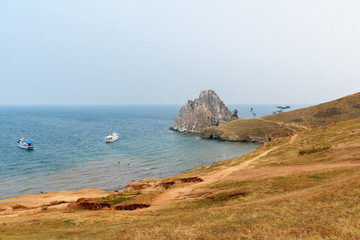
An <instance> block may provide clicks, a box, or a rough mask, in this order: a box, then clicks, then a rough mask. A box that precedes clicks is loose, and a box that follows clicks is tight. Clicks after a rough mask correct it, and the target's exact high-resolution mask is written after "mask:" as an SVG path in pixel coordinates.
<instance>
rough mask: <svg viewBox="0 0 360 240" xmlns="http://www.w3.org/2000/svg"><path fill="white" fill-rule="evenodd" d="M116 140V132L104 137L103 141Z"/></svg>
mask: <svg viewBox="0 0 360 240" xmlns="http://www.w3.org/2000/svg"><path fill="white" fill-rule="evenodd" d="M117 140H119V134H117V133H112V134H111V135H109V136H106V137H105V142H115V141H117Z"/></svg>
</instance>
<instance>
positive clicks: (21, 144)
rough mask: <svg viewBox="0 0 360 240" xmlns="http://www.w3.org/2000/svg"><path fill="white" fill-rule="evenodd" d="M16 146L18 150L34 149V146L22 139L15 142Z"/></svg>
mask: <svg viewBox="0 0 360 240" xmlns="http://www.w3.org/2000/svg"><path fill="white" fill-rule="evenodd" d="M17 145H18V147H19V148H24V149H28V150H32V149H34V145H33V143H32V142H29V141H28V140H25V139H24V138H21V139H19V140H18V141H17Z"/></svg>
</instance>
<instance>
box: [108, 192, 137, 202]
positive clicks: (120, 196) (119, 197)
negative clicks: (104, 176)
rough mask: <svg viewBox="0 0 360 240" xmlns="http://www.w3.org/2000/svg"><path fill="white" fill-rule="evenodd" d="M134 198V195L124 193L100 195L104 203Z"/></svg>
mask: <svg viewBox="0 0 360 240" xmlns="http://www.w3.org/2000/svg"><path fill="white" fill-rule="evenodd" d="M134 198H135V196H126V195H125V194H118V195H111V196H107V197H102V198H101V200H102V201H103V202H104V203H110V204H117V203H122V202H126V201H130V200H133V199H134Z"/></svg>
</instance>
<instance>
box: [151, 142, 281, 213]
mask: <svg viewBox="0 0 360 240" xmlns="http://www.w3.org/2000/svg"><path fill="white" fill-rule="evenodd" d="M277 148H278V147H273V148H271V149H269V150H267V151H265V152H263V153H261V154H259V155H258V156H256V157H254V158H252V159H250V160H248V161H245V162H243V163H241V164H239V165H237V166H234V167H229V168H226V169H224V170H222V171H219V172H216V173H213V174H209V175H206V176H201V177H202V179H203V180H204V181H203V182H200V183H196V184H193V185H191V186H184V187H179V188H173V189H170V190H168V191H166V192H165V193H163V194H161V195H159V196H158V197H157V198H156V199H155V200H154V201H153V202H152V204H151V208H150V209H159V208H164V207H166V206H167V205H168V204H171V203H173V202H174V200H179V199H184V196H186V195H189V194H190V193H191V192H192V191H193V189H195V188H199V187H201V186H205V185H209V184H213V183H216V182H219V181H221V180H223V179H224V178H226V177H227V176H229V175H230V174H232V173H233V172H237V171H240V170H243V169H246V168H247V167H249V166H250V164H252V163H253V162H255V161H256V160H258V159H259V158H261V157H264V156H266V155H267V154H268V153H270V152H272V151H274V150H276V149H277Z"/></svg>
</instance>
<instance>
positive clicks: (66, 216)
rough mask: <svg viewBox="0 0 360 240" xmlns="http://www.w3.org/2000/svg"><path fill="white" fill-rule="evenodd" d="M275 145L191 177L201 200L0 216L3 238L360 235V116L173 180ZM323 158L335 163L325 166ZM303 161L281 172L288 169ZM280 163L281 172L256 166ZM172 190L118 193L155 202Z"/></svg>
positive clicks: (193, 237)
mask: <svg viewBox="0 0 360 240" xmlns="http://www.w3.org/2000/svg"><path fill="white" fill-rule="evenodd" d="M324 146H330V148H329V149H323V151H318V152H314V153H312V154H304V155H299V151H300V150H301V149H312V148H313V147H315V148H320V147H324ZM271 149H273V151H271V152H269V154H268V155H266V156H263V157H261V158H259V159H258V160H257V161H256V162H254V163H253V164H252V165H250V166H248V167H247V168H246V169H242V170H241V171H239V172H234V173H233V174H232V175H229V176H227V177H225V178H223V179H219V181H217V182H215V183H212V184H208V185H199V187H197V185H196V184H193V185H191V186H193V191H192V192H191V194H190V195H191V196H198V197H199V198H198V199H196V200H192V201H180V200H179V201H176V202H173V203H172V204H170V205H169V206H168V208H164V209H151V208H150V209H142V210H137V211H133V212H127V211H110V210H101V211H86V210H56V209H50V208H49V209H47V210H46V211H41V212H39V213H36V214H29V215H23V216H17V217H10V216H0V239H24V238H26V239H360V230H359V229H360V217H359V216H360V204H359V202H360V180H359V179H360V166H359V165H360V118H358V119H355V120H350V121H346V122H342V123H338V124H335V125H332V126H327V127H320V128H317V129H313V130H307V131H304V132H302V133H300V134H299V135H298V136H297V137H296V138H293V139H292V141H290V137H286V138H279V139H275V140H274V141H271V142H269V143H266V144H265V145H263V146H261V147H259V148H258V149H256V150H255V151H253V152H251V153H248V154H246V155H244V156H242V157H239V158H234V159H231V160H228V161H224V162H219V163H215V164H213V165H212V166H209V167H205V168H199V169H195V170H192V171H190V172H188V173H185V174H181V175H177V176H172V177H168V178H166V180H171V179H176V178H179V177H189V176H195V175H196V176H200V177H202V176H204V177H206V176H207V175H209V174H211V173H216V172H218V171H221V170H223V169H227V168H229V167H232V166H236V165H239V164H241V163H244V162H246V161H248V160H251V159H254V158H255V157H256V156H258V155H259V154H260V153H262V152H265V151H268V150H271ZM345 163H346V164H345ZM348 163H351V164H352V165H351V164H348ZM358 163H359V164H358ZM320 164H324V166H325V165H326V164H327V165H329V166H330V165H331V166H332V167H331V168H326V169H325V168H324V169H320V170H319V168H318V166H320ZM327 165H326V166H327ZM297 166H298V171H294V172H288V173H287V174H285V175H284V174H283V175H281V174H282V172H281V169H283V171H289V169H290V168H292V169H293V168H296V167H297ZM312 166H314V167H313V169H312V170H311V168H312ZM316 166H317V167H316ZM321 166H322V165H321ZM340 166H341V167H340ZM305 168H306V169H307V170H306V171H305V170H303V169H305ZM272 169H276V171H274V172H273V173H274V174H273V175H271V174H270V175H269V176H267V175H262V177H259V176H258V175H256V174H253V172H258V173H260V172H269V173H271V172H272ZM247 174H249V176H250V175H251V177H248V178H247ZM276 174H279V175H276ZM236 177H238V178H236ZM164 179H165V178H164ZM164 179H161V180H164ZM237 179H241V180H237ZM151 181H159V179H158V180H151ZM200 186H201V187H200ZM181 187H182V185H181V186H179V188H180V189H181ZM171 190H173V189H163V190H162V191H155V192H148V193H145V192H130V193H127V195H126V196H125V195H118V196H120V197H124V196H125V197H126V198H131V199H130V200H129V201H133V200H134V201H135V200H136V201H141V202H143V201H147V202H149V203H151V201H152V200H153V199H154V198H155V197H156V196H157V195H159V194H163V193H166V192H168V191H171ZM115 198H116V197H114V199H115ZM114 199H113V198H109V199H108V200H109V201H112V200H114Z"/></svg>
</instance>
